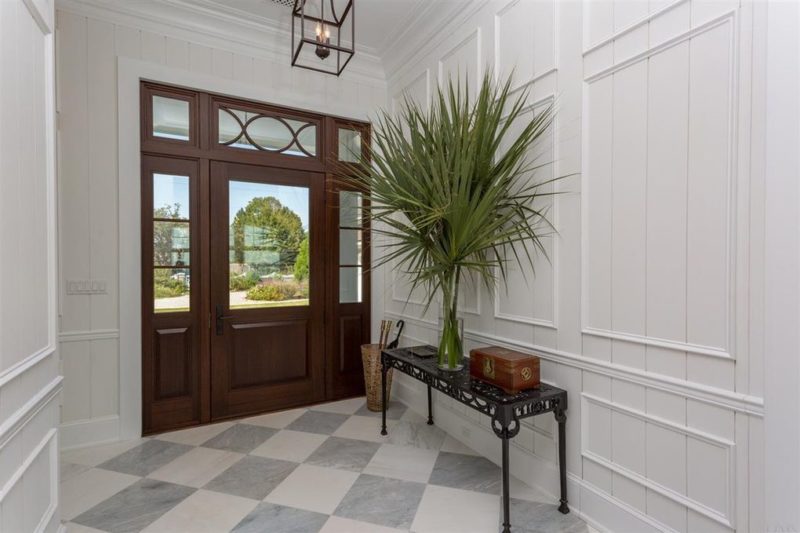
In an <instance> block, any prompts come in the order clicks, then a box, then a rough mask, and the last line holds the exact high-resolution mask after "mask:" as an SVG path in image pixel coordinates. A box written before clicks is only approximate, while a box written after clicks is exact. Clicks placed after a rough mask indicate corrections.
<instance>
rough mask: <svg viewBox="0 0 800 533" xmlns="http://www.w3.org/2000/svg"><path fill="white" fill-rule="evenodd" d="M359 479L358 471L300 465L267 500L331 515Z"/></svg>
mask: <svg viewBox="0 0 800 533" xmlns="http://www.w3.org/2000/svg"><path fill="white" fill-rule="evenodd" d="M357 478H358V474H357V473H356V472H346V471H344V470H336V469H334V468H323V467H321V466H312V465H300V466H298V467H297V468H296V469H295V470H294V472H292V473H291V474H289V477H287V478H286V479H285V480H283V482H282V483H281V484H280V485H278V486H277V487H276V488H275V490H273V491H272V492H271V493H270V494H269V495H268V496H267V497H266V498H265V499H264V501H267V502H270V503H275V504H278V505H285V506H289V507H297V508H298V509H306V510H308V511H316V512H318V513H324V514H331V513H333V512H334V511H335V510H336V507H337V506H338V505H339V503H340V502H341V501H342V499H343V498H344V495H345V494H347V491H349V490H350V487H351V486H353V483H355V481H356V479H357Z"/></svg>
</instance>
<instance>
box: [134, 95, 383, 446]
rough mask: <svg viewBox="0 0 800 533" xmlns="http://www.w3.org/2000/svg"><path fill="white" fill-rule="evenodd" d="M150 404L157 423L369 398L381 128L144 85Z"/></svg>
mask: <svg viewBox="0 0 800 533" xmlns="http://www.w3.org/2000/svg"><path fill="white" fill-rule="evenodd" d="M141 106H142V120H141V146H142V196H141V201H142V205H141V213H142V222H141V224H142V226H141V228H142V242H141V250H142V279H141V283H142V412H143V416H142V418H143V420H142V425H143V433H145V434H151V433H157V432H160V431H167V430H171V429H176V428H178V427H185V426H192V425H196V424H203V423H208V422H211V421H213V420H220V419H224V418H232V417H237V416H245V415H249V414H254V413H261V412H266V411H271V410H276V409H283V408H286V407H291V406H296V405H303V404H311V403H315V402H320V401H323V400H335V399H340V398H346V397H351V396H356V395H358V394H363V390H364V388H363V387H364V385H363V372H362V367H361V355H360V349H359V347H360V345H361V344H364V343H367V342H369V340H370V298H369V273H368V271H367V270H366V269H365V266H366V265H368V264H369V246H368V242H369V237H368V235H369V228H368V226H367V224H366V223H365V221H362V219H361V217H360V215H359V213H360V211H359V209H358V207H359V206H360V205H361V202H362V200H361V195H360V194H359V193H358V192H356V191H346V190H340V188H341V184H340V183H339V182H340V181H341V180H340V179H339V178H340V177H341V176H342V174H346V173H348V172H350V171H351V169H352V168H354V167H353V165H357V164H359V161H360V158H359V157H358V156H359V154H361V155H364V154H366V153H367V147H368V144H369V125H367V124H364V123H358V122H353V121H349V120H344V119H340V118H336V117H330V116H325V115H321V114H319V113H313V112H309V111H301V110H297V109H286V108H281V107H277V106H273V105H269V104H264V103H261V102H253V101H246V100H241V99H235V98H230V97H227V96H222V95H217V94H212V93H208V92H203V91H195V90H191V89H186V88H179V87H169V86H165V85H160V84H155V83H151V82H146V81H144V82H142V85H141Z"/></svg>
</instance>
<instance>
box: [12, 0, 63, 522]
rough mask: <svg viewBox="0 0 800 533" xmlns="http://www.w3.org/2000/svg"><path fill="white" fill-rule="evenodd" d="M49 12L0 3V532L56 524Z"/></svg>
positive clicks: (48, 7) (42, 2)
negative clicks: (0, 85) (0, 120)
mask: <svg viewBox="0 0 800 533" xmlns="http://www.w3.org/2000/svg"><path fill="white" fill-rule="evenodd" d="M54 20H55V15H54V10H53V3H52V2H51V1H50V0H4V1H2V2H0V65H2V71H3V81H2V89H1V90H0V116H1V117H3V118H2V132H0V175H2V179H0V272H2V273H3V275H2V277H1V278H2V279H0V317H2V319H1V320H0V531H9V532H16V531H20V532H22V531H25V532H29V531H30V532H36V533H39V532H46V533H51V532H54V531H56V530H57V528H58V527H59V525H60V512H59V487H58V479H59V469H58V418H59V402H60V393H61V383H62V377H61V376H60V375H59V351H58V347H57V333H56V330H57V321H58V316H57V309H58V292H57V286H58V254H57V247H56V241H57V228H56V219H57V210H56V201H57V200H56V151H55V142H56V120H55V119H56V106H55V47H54V41H55V38H54V31H55V29H54Z"/></svg>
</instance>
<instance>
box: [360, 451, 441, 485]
mask: <svg viewBox="0 0 800 533" xmlns="http://www.w3.org/2000/svg"><path fill="white" fill-rule="evenodd" d="M438 455H439V452H437V451H436V450H425V449H422V448H412V447H410V446H395V445H393V444H384V445H383V446H381V447H380V449H379V450H378V452H377V453H376V454H375V455H374V456H373V457H372V460H371V461H370V462H369V464H368V465H367V467H366V468H365V469H364V473H365V474H372V475H375V476H383V477H392V478H395V479H403V480H406V481H418V482H420V483H427V482H428V478H429V477H430V476H431V472H432V471H433V465H434V464H436V457H437V456H438Z"/></svg>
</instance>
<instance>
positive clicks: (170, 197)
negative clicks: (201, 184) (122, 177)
mask: <svg viewBox="0 0 800 533" xmlns="http://www.w3.org/2000/svg"><path fill="white" fill-rule="evenodd" d="M189 228H190V221H189V177H188V176H174V175H169V174H153V299H154V309H155V312H156V313H164V312H179V311H188V310H189V295H190V291H191V267H192V265H191V261H190V257H191V253H190V252H191V232H190V229H189Z"/></svg>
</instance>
